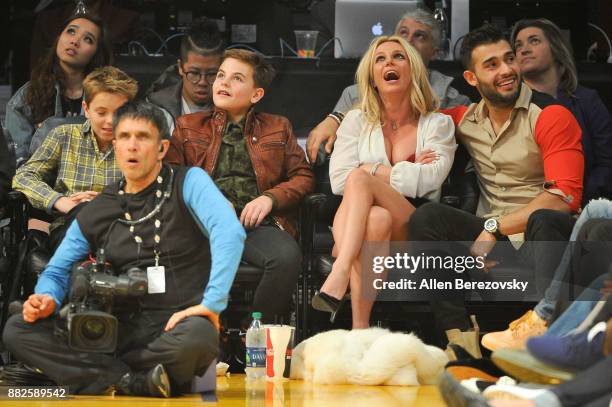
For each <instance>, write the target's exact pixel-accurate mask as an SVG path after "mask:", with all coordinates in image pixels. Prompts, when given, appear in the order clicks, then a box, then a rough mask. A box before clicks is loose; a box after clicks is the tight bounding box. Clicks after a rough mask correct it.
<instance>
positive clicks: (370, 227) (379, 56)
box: [312, 36, 457, 329]
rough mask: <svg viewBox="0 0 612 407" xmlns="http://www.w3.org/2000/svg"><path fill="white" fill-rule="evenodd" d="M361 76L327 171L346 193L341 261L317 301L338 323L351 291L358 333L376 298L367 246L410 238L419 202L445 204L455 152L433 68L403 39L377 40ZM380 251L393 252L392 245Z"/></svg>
mask: <svg viewBox="0 0 612 407" xmlns="http://www.w3.org/2000/svg"><path fill="white" fill-rule="evenodd" d="M356 76H357V84H358V86H359V91H360V105H359V107H358V108H357V109H354V110H351V111H349V112H348V113H347V115H346V117H345V118H344V120H343V121H342V124H341V125H340V128H338V132H337V140H336V142H335V144H334V152H333V153H332V156H331V161H330V168H329V176H330V181H331V187H332V191H333V192H334V194H337V195H343V198H342V203H341V204H340V207H339V208H338V211H337V212H336V216H335V218H334V224H333V235H334V242H335V246H334V250H333V254H334V256H335V257H336V261H335V262H334V265H333V267H332V271H331V273H330V275H329V276H328V278H327V279H326V280H325V282H324V283H323V285H322V286H321V289H320V291H319V292H317V293H316V294H315V296H314V297H313V298H312V306H313V307H314V308H315V309H318V310H320V311H327V312H331V314H332V315H331V320H332V321H333V320H334V319H335V316H336V313H337V312H338V310H339V309H340V307H341V306H342V304H343V302H344V299H345V298H346V297H345V294H346V291H347V290H348V288H349V286H350V291H351V306H352V316H353V328H354V329H358V328H367V327H368V326H369V319H370V313H371V310H372V305H373V304H374V298H375V294H376V293H375V292H372V289H371V287H369V288H370V290H367V288H368V287H367V286H366V285H364V286H362V278H361V273H362V269H361V247H362V243H363V242H364V240H365V241H368V242H387V243H388V242H389V241H403V240H406V239H407V238H408V237H409V236H407V226H408V222H409V221H410V216H411V215H412V213H413V212H414V210H415V205H418V203H420V202H423V201H424V200H434V201H437V200H439V198H440V188H441V185H442V182H443V181H444V179H445V178H446V177H447V175H448V173H449V171H450V168H451V166H452V163H453V158H454V154H455V150H456V148H457V144H456V143H455V136H454V134H455V127H454V125H453V122H452V119H451V118H450V117H448V116H446V115H443V114H441V113H436V112H435V110H436V109H437V108H438V100H437V97H436V96H435V94H434V92H433V91H432V89H431V86H430V85H429V82H428V80H427V70H426V68H425V66H424V64H423V61H422V60H421V57H420V56H419V54H418V53H417V51H416V50H415V49H414V48H412V46H410V45H409V44H408V43H407V42H406V41H405V40H404V39H403V38H401V37H399V36H391V37H387V36H383V37H378V38H376V39H375V40H374V41H372V44H371V45H370V47H369V49H368V51H366V53H365V54H364V56H363V58H362V59H361V62H360V63H359V67H358V68H357V74H356ZM406 198H408V199H406ZM377 248H378V249H377V250H378V251H379V252H380V251H381V250H382V252H385V250H386V251H387V252H388V244H387V245H380V244H378V245H377ZM378 254H380V253H378ZM369 255H373V253H369ZM366 261H367V260H366ZM364 264H365V261H364ZM369 264H371V262H370V263H369ZM363 272H364V275H372V274H371V272H372V270H369V269H368V270H363ZM368 284H369V283H368Z"/></svg>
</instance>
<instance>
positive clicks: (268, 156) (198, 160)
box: [166, 109, 314, 237]
mask: <svg viewBox="0 0 612 407" xmlns="http://www.w3.org/2000/svg"><path fill="white" fill-rule="evenodd" d="M226 121H227V114H226V112H225V111H223V110H220V109H215V110H214V111H212V112H199V113H193V114H188V115H184V116H180V117H179V118H178V119H177V120H176V128H175V130H174V133H173V135H172V139H171V142H170V149H169V150H168V154H167V155H166V161H167V162H168V163H170V164H174V165H186V166H196V167H201V168H203V169H204V170H205V171H206V172H207V173H208V174H209V175H211V176H212V175H213V174H214V172H215V168H216V165H217V159H218V157H219V150H220V148H221V139H222V138H223V132H224V131H225V126H226ZM244 136H245V138H246V145H247V150H248V152H249V155H250V157H251V163H252V164H253V169H254V171H255V176H256V178H257V187H258V189H259V192H260V193H261V194H263V193H267V194H270V195H272V196H274V199H273V200H274V207H273V209H272V212H271V215H272V217H273V218H274V220H275V221H276V223H277V225H278V226H279V227H280V228H281V229H284V230H286V231H287V232H288V233H289V234H290V235H292V236H293V237H296V236H297V209H298V206H299V204H300V202H301V201H302V199H303V198H304V197H305V196H306V195H307V194H309V193H311V192H312V191H313V190H314V175H313V173H312V170H311V169H310V166H309V165H308V163H307V162H306V156H305V153H304V150H302V148H301V147H300V146H299V145H298V144H297V139H296V137H295V136H294V134H293V129H292V127H291V124H290V123H289V120H288V119H287V118H285V117H283V116H277V115H273V114H268V113H259V112H255V111H254V110H253V109H251V110H250V111H249V113H247V117H246V121H245V125H244Z"/></svg>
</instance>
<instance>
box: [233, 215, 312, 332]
mask: <svg viewBox="0 0 612 407" xmlns="http://www.w3.org/2000/svg"><path fill="white" fill-rule="evenodd" d="M242 259H243V260H244V261H246V262H247V263H249V264H251V265H253V266H255V267H261V268H262V269H263V270H264V273H263V277H262V278H261V281H260V282H259V284H258V286H257V289H256V290H255V297H254V298H253V305H252V310H253V311H259V312H261V313H262V320H263V322H264V323H273V322H277V321H278V320H279V318H281V317H282V318H287V316H288V314H289V310H290V306H291V296H292V294H293V291H294V290H295V286H296V283H297V279H298V275H299V272H300V268H301V265H302V253H301V251H300V247H299V246H298V244H297V242H296V241H295V239H293V238H292V237H291V235H289V233H287V232H285V231H283V230H281V229H279V228H277V227H275V226H259V227H257V228H255V229H253V230H250V231H248V232H247V238H246V241H245V242H244V252H243V254H242ZM284 321H285V323H288V322H289V321H288V320H287V319H284Z"/></svg>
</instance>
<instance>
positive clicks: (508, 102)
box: [477, 78, 523, 107]
mask: <svg viewBox="0 0 612 407" xmlns="http://www.w3.org/2000/svg"><path fill="white" fill-rule="evenodd" d="M517 80H518V81H519V86H518V87H517V88H516V90H515V91H514V92H512V93H510V94H508V95H502V94H500V93H499V92H497V91H496V90H495V89H494V88H491V87H489V86H483V85H480V84H479V85H478V86H477V88H478V91H479V92H480V94H481V95H482V97H483V98H484V99H486V100H487V101H489V103H491V105H493V106H496V107H510V106H514V104H515V103H516V101H517V99H518V97H519V94H520V93H521V88H522V86H523V82H522V81H521V79H520V78H517Z"/></svg>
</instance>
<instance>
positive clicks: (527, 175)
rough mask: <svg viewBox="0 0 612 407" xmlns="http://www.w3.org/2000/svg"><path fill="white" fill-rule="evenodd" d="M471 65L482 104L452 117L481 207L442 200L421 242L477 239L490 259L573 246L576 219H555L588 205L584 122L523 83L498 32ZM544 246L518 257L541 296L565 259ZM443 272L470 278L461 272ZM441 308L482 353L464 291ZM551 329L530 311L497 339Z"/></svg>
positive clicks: (425, 209) (426, 214) (468, 53)
mask: <svg viewBox="0 0 612 407" xmlns="http://www.w3.org/2000/svg"><path fill="white" fill-rule="evenodd" d="M461 59H462V63H463V64H464V67H465V69H466V70H465V72H464V78H465V80H466V81H467V82H468V83H469V84H470V85H472V86H475V87H476V88H477V89H478V91H479V93H480V94H481V96H482V100H481V101H480V102H479V103H474V104H472V105H470V106H459V107H456V108H454V109H449V110H447V111H446V113H447V114H450V115H451V116H452V117H453V119H454V122H455V126H456V137H457V139H458V141H459V142H460V143H462V144H463V145H464V146H465V147H466V148H467V150H468V152H469V154H470V156H471V158H472V163H473V166H474V170H475V172H476V175H477V179H478V184H479V187H480V201H479V204H478V210H477V213H476V215H472V214H470V213H467V212H463V211H460V210H458V209H455V208H452V207H449V206H445V205H441V204H437V203H430V204H427V205H424V206H422V207H421V208H419V209H417V211H416V212H415V213H414V214H413V215H412V218H411V219H410V225H409V228H410V233H409V235H410V237H411V240H414V241H457V242H460V241H473V242H474V244H473V245H472V247H471V249H470V252H471V254H472V255H473V256H482V257H484V258H487V255H489V254H490V253H491V251H492V250H493V249H494V247H495V245H496V242H498V241H502V240H503V241H508V240H511V241H513V245H514V247H519V246H520V244H521V243H520V242H523V241H525V240H527V241H542V240H545V241H555V240H556V241H563V240H567V239H568V237H569V234H570V232H571V227H572V224H571V221H568V220H567V216H566V217H559V218H560V219H561V218H563V219H566V220H565V222H564V223H559V222H556V220H557V219H556V216H555V214H561V213H572V212H576V211H577V210H578V208H580V203H581V197H582V185H583V172H584V156H583V152H582V145H581V130H580V126H579V125H578V123H577V121H576V119H575V118H574V116H573V115H572V113H571V112H570V111H569V110H567V109H566V108H564V107H563V106H561V105H560V104H558V103H556V102H555V100H554V99H553V98H552V97H549V96H548V95H545V94H542V93H538V92H535V91H532V90H531V89H529V87H528V86H527V85H525V84H524V83H523V82H522V81H521V74H520V70H519V67H518V64H517V62H516V59H515V54H514V51H513V50H512V47H511V45H510V43H509V42H508V41H507V40H506V39H505V38H504V36H503V34H502V33H500V32H499V31H498V30H497V29H495V28H494V27H492V26H483V27H481V28H479V29H477V30H474V31H472V32H470V33H469V34H468V35H467V36H466V37H465V39H464V42H463V45H462V47H461ZM541 210H546V211H541ZM551 210H552V211H551ZM551 225H552V226H551ZM498 249H499V245H498ZM544 249H545V248H544V246H543V245H533V246H530V247H529V246H528V245H525V246H524V247H521V248H520V249H518V250H517V251H516V256H517V257H518V258H519V259H521V260H522V261H525V262H526V263H528V264H529V265H531V266H533V268H534V269H535V273H536V275H535V277H536V280H537V281H538V284H537V286H538V291H541V290H543V289H544V288H546V286H547V285H548V284H547V283H548V282H549V281H550V280H551V277H552V274H553V272H554V269H555V266H556V264H554V263H555V262H558V259H559V257H560V256H557V255H556V254H554V253H552V252H555V251H554V250H544ZM546 249H550V247H549V246H547V247H546ZM551 253H552V254H551ZM490 258H491V256H489V259H490ZM489 264H491V263H489ZM491 273H495V269H494V268H492V269H491ZM437 275H445V277H444V278H447V279H453V280H454V279H455V278H458V277H460V276H459V275H458V274H456V273H455V272H454V271H452V270H448V271H447V270H440V273H439V274H437ZM432 308H433V310H434V314H435V317H436V322H437V324H438V325H439V327H440V328H442V329H443V330H444V331H445V332H446V334H447V337H448V339H449V343H453V342H454V343H457V344H459V345H464V347H466V348H468V350H469V351H471V353H473V354H474V355H475V356H478V355H479V354H480V349H479V346H478V342H477V341H478V332H477V330H475V331H469V323H468V320H467V312H466V309H465V305H464V296H463V292H459V291H455V292H454V293H453V295H450V296H445V297H444V298H443V299H442V300H437V299H436V300H432ZM545 330H546V326H545V322H544V321H543V320H542V319H541V318H539V317H538V316H537V315H536V314H535V313H533V312H532V311H529V312H528V313H527V314H526V315H524V316H523V317H522V318H521V320H520V321H519V322H517V323H514V324H513V325H512V329H509V330H508V331H504V332H503V333H502V335H501V336H500V337H498V338H496V339H497V340H499V341H502V342H504V343H503V344H502V346H506V345H512V347H517V346H520V345H521V344H522V343H524V340H525V339H526V337H528V336H532V335H536V334H541V333H543V332H544V331H545ZM515 342H516V343H515ZM451 356H452V355H451Z"/></svg>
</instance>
